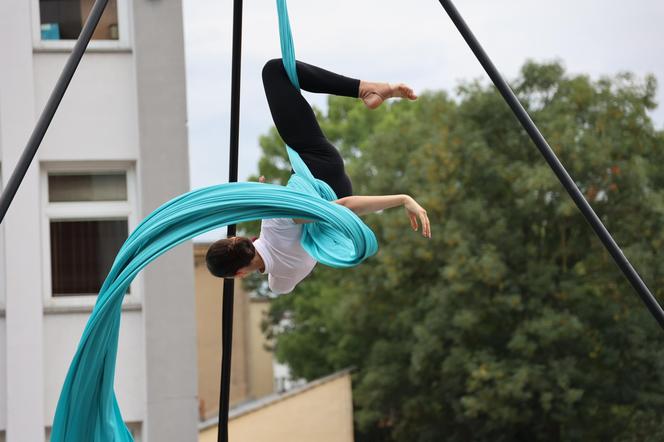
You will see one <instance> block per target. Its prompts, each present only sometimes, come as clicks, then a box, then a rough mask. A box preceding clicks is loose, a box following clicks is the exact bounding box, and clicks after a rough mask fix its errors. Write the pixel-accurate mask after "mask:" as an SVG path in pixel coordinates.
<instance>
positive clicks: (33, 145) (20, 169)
mask: <svg viewBox="0 0 664 442" xmlns="http://www.w3.org/2000/svg"><path fill="white" fill-rule="evenodd" d="M107 3H108V0H96V1H95V4H94V5H93V6H92V10H91V11H90V15H89V16H88V19H87V21H86V22H85V25H84V26H83V29H82V30H81V34H80V35H79V36H78V40H77V41H76V44H75V45H74V49H73V50H72V52H71V55H70V56H69V58H68V59H67V63H65V67H64V68H63V69H62V73H61V74H60V78H59V79H58V82H57V83H56V84H55V87H54V88H53V92H51V96H50V97H49V99H48V101H47V102H46V106H44V110H43V111H42V113H41V116H40V117H39V120H38V121H37V125H36V126H35V128H34V129H33V130H32V135H30V139H29V140H28V144H27V145H26V146H25V149H24V150H23V153H22V154H21V157H20V158H19V160H18V163H17V164H16V167H15V168H14V172H13V173H12V175H11V177H10V178H9V181H8V182H7V187H5V190H4V191H3V192H2V197H0V223H1V222H2V220H3V219H4V218H5V215H6V214H7V210H8V209H9V206H10V204H11V203H12V200H13V199H14V196H15V195H16V192H17V191H18V188H19V186H20V185H21V182H22V181H23V178H24V177H25V174H26V172H27V171H28V168H29V167H30V163H32V159H33V158H34V157H35V154H36V153H37V150H38V149H39V146H40V145H41V142H42V140H43V139H44V135H45V134H46V131H47V130H48V127H49V126H50V124H51V120H53V116H54V115H55V112H56V111H57V110H58V106H60V102H61V101H62V97H63V96H64V95H65V92H66V91H67V87H68V86H69V83H70V82H71V79H72V77H73V76H74V73H75V72H76V68H78V65H79V63H80V61H81V58H82V57H83V53H84V52H85V49H86V48H87V47H88V43H90V39H91V38H92V33H93V32H94V31H95V28H96V27H97V23H99V19H100V18H101V15H102V13H103V12H104V8H106V4H107Z"/></svg>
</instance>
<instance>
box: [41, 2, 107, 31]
mask: <svg viewBox="0 0 664 442" xmlns="http://www.w3.org/2000/svg"><path fill="white" fill-rule="evenodd" d="M93 4H94V0H39V16H40V19H41V39H42V40H76V39H77V38H78V35H79V34H80V33H81V29H83V23H85V20H86V19H87V17H88V15H89V14H90V10H91V9H92V5H93ZM118 37H119V36H118V6H117V2H116V0H108V4H107V5H106V9H104V13H103V15H102V17H101V20H99V24H98V25H97V28H96V29H95V32H94V34H92V39H93V40H117V39H118Z"/></svg>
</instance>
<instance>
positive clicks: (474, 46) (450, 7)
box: [439, 0, 664, 328]
mask: <svg viewBox="0 0 664 442" xmlns="http://www.w3.org/2000/svg"><path fill="white" fill-rule="evenodd" d="M439 1H440V4H441V5H442V6H443V8H445V11H446V12H447V15H449V16H450V19H452V22H454V25H455V26H456V27H457V29H458V30H459V32H460V33H461V35H462V36H463V38H464V40H466V43H468V46H470V49H471V50H472V51H473V53H474V54H475V56H476V57H477V59H478V60H479V62H480V64H481V65H482V67H483V68H484V70H485V71H486V73H487V74H488V75H489V77H490V78H491V81H493V84H494V85H495V86H496V88H497V89H498V91H500V94H501V95H502V96H503V98H504V99H505V101H506V102H507V104H508V105H509V107H510V108H511V109H512V112H514V115H515V116H516V117H517V119H518V120H519V122H520V123H521V125H522V126H523V128H524V129H525V130H526V132H527V133H528V135H529V136H530V138H531V139H532V140H533V143H535V145H536V146H537V148H538V149H539V151H540V153H541V154H542V156H544V159H545V160H546V162H547V163H548V164H549V167H551V169H552V170H553V172H554V173H555V174H556V176H557V177H558V180H560V183H561V184H562V185H563V187H565V190H567V193H569V195H570V196H571V197H572V200H574V203H575V204H576V206H577V207H578V208H579V210H580V211H581V213H582V214H583V216H584V217H585V218H586V221H588V223H590V226H591V227H592V228H593V230H594V231H595V233H596V234H597V236H598V237H599V239H600V240H601V241H602V244H604V247H606V249H607V250H608V252H609V253H610V254H611V256H612V257H613V260H614V261H615V262H616V264H617V265H618V267H619V268H620V270H622V272H623V274H624V275H625V277H626V278H627V280H628V281H629V282H630V284H632V287H634V289H635V290H636V292H637V293H638V294H639V296H640V297H641V299H642V300H643V302H644V303H645V304H646V307H647V308H648V310H650V313H651V314H652V315H653V316H654V318H655V319H656V320H657V322H658V323H659V325H660V326H661V327H662V328H664V311H663V310H662V307H661V306H660V305H659V303H658V302H657V300H656V299H655V297H654V296H653V295H652V293H650V290H649V289H648V287H647V286H646V284H645V283H644V282H643V280H642V279H641V277H640V276H639V274H638V273H637V272H636V270H634V267H632V264H630V262H629V260H628V259H627V258H626V257H625V255H624V254H623V252H622V250H620V247H618V244H616V242H615V241H614V239H613V237H612V236H611V234H610V233H609V231H608V230H607V229H606V227H604V224H602V221H601V220H600V219H599V217H598V216H597V214H595V211H594V210H593V209H592V207H591V206H590V204H588V201H586V199H585V198H584V196H583V194H582V193H581V191H580V190H579V188H578V187H577V186H576V183H575V182H574V180H572V178H571V177H570V176H569V174H568V173H567V170H565V168H564V167H563V165H562V164H561V162H560V160H558V157H557V156H556V154H555V153H554V152H553V150H552V149H551V147H550V146H549V144H548V143H547V142H546V140H545V139H544V137H543V136H542V134H541V132H540V131H539V129H538V128H537V126H535V123H533V120H532V119H531V118H530V115H528V112H526V110H525V109H524V107H523V105H522V104H521V102H520V101H519V99H518V98H517V97H516V95H515V94H514V92H513V91H512V89H511V88H510V87H509V85H508V84H507V82H506V81H505V80H504V79H503V77H502V76H501V75H500V73H499V72H498V70H497V69H496V67H495V66H494V64H493V62H492V61H491V59H490V58H489V56H488V55H487V54H486V52H484V49H483V48H482V46H481V45H480V43H479V42H478V41H477V39H476V38H475V36H474V35H473V33H472V31H471V30H470V28H469V27H468V25H467V24H466V22H465V21H464V19H463V17H461V14H459V11H457V9H456V7H455V6H454V4H453V3H452V2H451V0H439Z"/></svg>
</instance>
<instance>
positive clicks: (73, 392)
mask: <svg viewBox="0 0 664 442" xmlns="http://www.w3.org/2000/svg"><path fill="white" fill-rule="evenodd" d="M277 8H278V12H279V31H280V38H281V48H282V57H283V59H284V65H285V66H286V70H287V72H288V75H289V78H290V79H291V81H292V82H293V84H295V85H296V86H298V83H297V73H296V70H295V52H294V49H293V40H292V36H291V32H290V25H289V23H288V13H287V10H286V2H285V0H277ZM298 88H299V86H298ZM287 150H288V155H289V158H290V161H291V166H292V168H293V170H294V172H295V173H294V174H293V175H292V177H291V179H290V180H289V182H288V185H287V187H283V186H276V185H272V184H259V183H229V184H221V185H218V186H212V187H207V188H204V189H199V190H194V191H192V192H189V193H186V194H184V195H181V196H179V197H177V198H175V199H173V200H171V201H169V202H167V203H166V204H164V205H162V206H161V207H159V208H158V209H157V210H155V211H154V212H153V213H151V214H150V215H149V216H148V217H147V218H145V219H144V220H143V221H142V222H141V223H140V224H139V225H138V227H137V228H136V229H135V230H134V231H133V232H132V233H131V235H130V236H129V238H127V241H125V243H124V245H123V246H122V248H121V249H120V251H119V252H118V255H117V257H116V259H115V262H114V263H113V266H112V267H111V270H110V272H109V274H108V276H107V277H106V280H105V281H104V284H103V285H102V287H101V290H100V292H99V295H98V298H97V302H96V304H95V307H94V309H93V311H92V314H91V315H90V318H89V319H88V322H87V324H86V326H85V329H84V331H83V335H82V336H81V340H80V342H79V344H78V348H77V350H76V353H75V355H74V357H73V360H72V363H71V365H70V367H69V371H68V372H67V377H66V379H65V382H64V385H63V387H62V392H61V393H60V399H59V400H58V405H57V409H56V412H55V418H54V420H53V427H52V431H51V441H54V442H91V441H95V442H107V441H120V442H129V441H133V438H132V436H131V434H130V432H129V430H128V429H127V427H126V426H125V424H124V421H123V419H122V415H121V413H120V408H119V406H118V403H117V400H116V397H115V392H114V390H113V382H114V377H115V362H116V357H117V351H118V334H119V330H120V318H121V313H122V300H123V298H124V295H125V293H126V292H127V289H128V287H129V285H130V284H131V282H132V281H133V279H134V278H135V277H136V275H137V274H138V273H139V272H140V271H141V270H142V269H143V268H145V267H146V266H147V265H148V264H149V263H150V262H152V261H153V260H155V259H156V258H158V257H159V256H160V255H162V254H163V253H165V252H167V251H168V250H170V249H172V248H173V247H175V246H177V245H178V244H180V243H182V242H185V241H187V240H189V239H191V238H193V237H195V236H198V235H200V234H202V233H205V232H208V231H210V230H213V229H216V228H219V227H223V226H226V225H229V224H237V223H242V222H246V221H252V220H258V219H266V218H305V219H311V220H315V221H316V222H314V223H311V224H305V225H304V226H303V233H302V240H301V241H302V246H303V247H304V249H305V250H306V251H307V252H308V253H309V254H310V255H311V256H312V257H313V258H315V259H316V260H317V261H318V262H320V263H322V264H325V265H328V266H332V267H337V268H345V267H352V266H355V265H357V264H359V263H360V262H362V261H363V260H365V259H366V258H368V257H370V256H372V255H373V254H375V253H376V251H377V250H378V244H377V242H376V238H375V236H374V234H373V232H372V231H371V230H370V229H369V228H368V227H367V226H366V225H365V224H364V223H363V222H362V221H361V220H360V219H359V218H358V217H357V216H356V215H355V214H354V213H353V212H351V211H350V210H348V209H347V208H345V207H343V206H340V205H338V204H334V203H331V202H330V201H332V200H334V199H336V195H335V194H334V192H333V190H332V189H331V188H330V186H328V185H327V184H326V183H324V182H323V181H320V180H317V179H315V178H314V177H313V175H312V174H311V172H310V171H309V169H308V168H307V166H306V165H305V164H304V162H303V161H302V159H301V158H300V157H299V155H298V154H297V153H296V152H295V151H293V150H292V149H290V148H288V147H287ZM155 295H156V294H155ZM191 295H192V296H193V294H191Z"/></svg>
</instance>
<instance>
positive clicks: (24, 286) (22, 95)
mask: <svg viewBox="0 0 664 442" xmlns="http://www.w3.org/2000/svg"><path fill="white" fill-rule="evenodd" d="M31 29H32V27H31V11H30V4H29V2H27V1H11V2H7V1H0V42H2V43H0V51H1V52H0V60H2V69H0V145H1V146H2V178H3V180H5V182H6V180H7V178H8V177H9V176H10V175H11V173H12V170H13V167H14V165H15V164H16V163H17V161H18V158H19V156H20V154H21V151H22V149H23V146H24V145H25V141H26V140H27V138H28V136H29V135H30V132H31V130H32V126H33V124H34V120H35V112H34V96H35V95H34V84H33V70H32V69H33V65H32V63H33V60H32V36H31ZM7 67H10V68H9V69H8V68H7ZM3 224H4V228H5V254H6V257H7V259H6V263H5V270H6V272H5V275H6V277H5V295H6V312H7V316H6V318H5V324H6V360H5V361H6V372H5V375H6V386H7V389H6V396H5V398H6V407H7V408H6V425H7V440H8V441H10V442H12V441H14V440H16V441H19V440H25V441H39V440H43V438H44V427H43V422H44V417H43V410H44V406H43V405H44V398H43V391H44V383H43V382H44V381H43V376H42V367H43V359H42V357H43V356H42V355H43V353H42V345H43V342H42V336H43V333H42V316H43V314H42V293H41V266H40V265H39V264H38V261H35V257H39V256H41V244H40V235H39V231H40V230H39V165H38V164H37V163H33V165H32V166H31V167H30V169H29V170H28V173H27V175H26V178H25V179H24V181H23V184H22V186H21V188H20V189H19V191H18V193H17V196H16V199H15V201H14V203H13V204H12V207H11V208H10V210H9V212H8V214H7V216H6V218H5V220H4V222H3ZM35 263H37V264H35Z"/></svg>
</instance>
